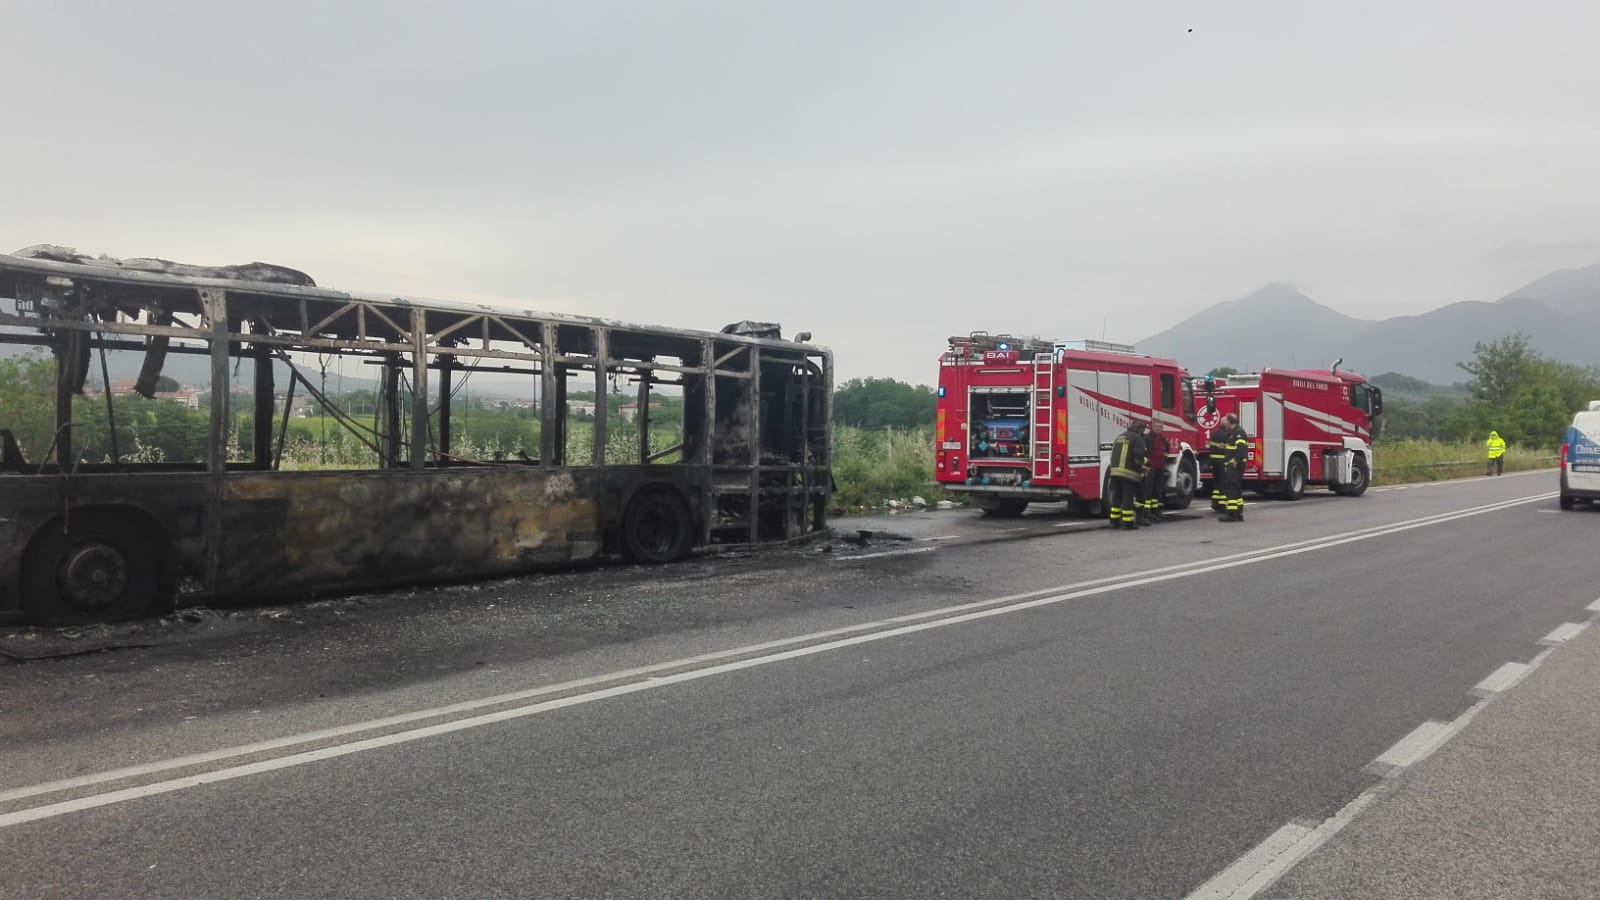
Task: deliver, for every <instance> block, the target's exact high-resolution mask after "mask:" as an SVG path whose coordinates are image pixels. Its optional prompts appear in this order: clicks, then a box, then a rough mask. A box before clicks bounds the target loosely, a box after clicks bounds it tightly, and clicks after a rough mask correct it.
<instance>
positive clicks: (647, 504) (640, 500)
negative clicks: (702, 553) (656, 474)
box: [622, 488, 694, 563]
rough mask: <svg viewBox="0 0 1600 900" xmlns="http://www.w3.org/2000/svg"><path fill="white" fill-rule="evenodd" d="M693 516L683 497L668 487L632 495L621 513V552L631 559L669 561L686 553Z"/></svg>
mask: <svg viewBox="0 0 1600 900" xmlns="http://www.w3.org/2000/svg"><path fill="white" fill-rule="evenodd" d="M693 544H694V519H693V518H692V517H691V516H690V515H689V505H688V504H687V503H685V502H684V500H683V497H681V496H679V494H678V493H677V492H676V491H674V490H671V489H669V488H649V489H646V490H643V491H640V492H639V493H638V494H635V495H634V498H633V500H632V501H631V502H630V503H629V504H628V509H627V511H626V512H624V513H623V515H622V555H623V556H624V557H626V558H627V559H628V560H629V561H631V562H638V563H668V562H673V561H674V560H679V559H682V558H684V557H685V556H688V555H689V548H690V547H691V546H693Z"/></svg>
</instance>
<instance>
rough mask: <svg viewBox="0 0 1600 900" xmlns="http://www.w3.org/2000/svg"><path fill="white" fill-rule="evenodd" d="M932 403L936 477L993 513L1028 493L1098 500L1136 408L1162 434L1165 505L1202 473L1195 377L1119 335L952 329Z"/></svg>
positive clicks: (1175, 504) (1082, 503) (1023, 500)
mask: <svg viewBox="0 0 1600 900" xmlns="http://www.w3.org/2000/svg"><path fill="white" fill-rule="evenodd" d="M937 410H938V412H937V421H936V424H935V441H936V446H935V454H934V459H935V472H936V478H937V480H938V482H939V483H940V484H941V485H942V486H943V487H944V488H945V489H947V490H950V491H954V492H963V493H968V494H971V495H973V500H974V502H975V503H976V504H977V505H978V507H979V508H981V509H982V510H983V511H984V512H985V513H986V514H988V515H996V516H1016V515H1021V514H1022V512H1023V510H1025V509H1026V508H1027V506H1028V504H1029V503H1034V502H1059V501H1066V502H1067V503H1068V504H1069V505H1070V507H1071V508H1072V509H1073V510H1074V511H1076V512H1080V513H1088V512H1095V511H1099V510H1101V509H1103V498H1105V496H1106V494H1107V472H1108V470H1109V469H1110V458H1111V443H1112V441H1113V440H1114V439H1115V438H1116V436H1117V434H1118V433H1120V432H1122V431H1123V430H1125V429H1127V427H1128V424H1129V422H1130V421H1131V420H1132V419H1134V418H1138V419H1142V420H1145V421H1153V422H1154V424H1155V426H1156V428H1158V429H1159V430H1160V431H1161V433H1162V435H1163V436H1164V437H1165V438H1166V439H1167V444H1168V447H1169V451H1168V455H1167V463H1166V481H1165V484H1166V496H1165V500H1164V502H1165V505H1166V506H1167V507H1168V508H1171V509H1183V508H1185V507H1187V506H1188V505H1189V503H1190V501H1191V500H1192V499H1193V497H1194V494H1195V491H1196V489H1197V488H1198V486H1199V484H1200V477H1201V475H1200V463H1199V459H1200V454H1199V452H1198V451H1196V449H1195V448H1196V447H1203V446H1204V444H1203V438H1202V437H1201V435H1202V434H1203V432H1201V431H1200V429H1199V425H1198V424H1197V420H1196V415H1197V414H1196V410H1195V398H1194V394H1193V382H1192V381H1191V379H1190V378H1189V377H1188V373H1186V372H1185V371H1184V370H1183V369H1181V368H1179V366H1178V364H1177V362H1175V361H1173V360H1170V359H1159V358H1155V357H1150V356H1142V355H1139V354H1136V353H1135V352H1134V350H1133V348H1132V347H1131V346H1128V345H1125V344H1112V343H1107V342H1104V341H1043V340H1040V339H1038V338H1014V337H1012V336H1010V335H1003V334H1002V335H990V334H988V333H987V332H981V331H980V332H974V333H972V334H970V335H968V336H966V337H953V338H951V339H950V348H949V350H948V351H946V352H945V354H944V355H943V356H942V357H941V358H940V361H939V390H938V407H937Z"/></svg>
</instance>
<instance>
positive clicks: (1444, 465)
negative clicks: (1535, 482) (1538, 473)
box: [1382, 455, 1561, 472]
mask: <svg viewBox="0 0 1600 900" xmlns="http://www.w3.org/2000/svg"><path fill="white" fill-rule="evenodd" d="M1560 460H1561V457H1560V456H1559V455H1557V456H1535V457H1533V461H1534V462H1547V463H1556V462H1560ZM1487 463H1488V460H1486V459H1476V460H1473V459H1463V460H1458V461H1455V462H1437V463H1410V464H1409V465H1404V466H1382V470H1383V471H1385V472H1395V471H1400V472H1405V471H1411V470H1415V469H1448V468H1450V467H1452V466H1477V467H1478V468H1480V469H1481V468H1483V467H1484V466H1485V465H1486V464H1487ZM1536 468H1543V467H1542V466H1541V467H1536Z"/></svg>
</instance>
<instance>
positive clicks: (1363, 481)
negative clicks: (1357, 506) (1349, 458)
mask: <svg viewBox="0 0 1600 900" xmlns="http://www.w3.org/2000/svg"><path fill="white" fill-rule="evenodd" d="M1370 481H1372V469H1371V468H1370V467H1369V466H1368V465H1367V458H1366V457H1365V456H1362V455H1361V454H1359V453H1358V454H1356V458H1355V462H1353V463H1352V464H1351V465H1350V483H1349V484H1347V485H1345V486H1344V490H1342V491H1340V492H1339V493H1341V494H1344V495H1345V496H1346V497H1359V496H1361V495H1362V494H1365V493H1366V492H1367V483H1368V482H1370Z"/></svg>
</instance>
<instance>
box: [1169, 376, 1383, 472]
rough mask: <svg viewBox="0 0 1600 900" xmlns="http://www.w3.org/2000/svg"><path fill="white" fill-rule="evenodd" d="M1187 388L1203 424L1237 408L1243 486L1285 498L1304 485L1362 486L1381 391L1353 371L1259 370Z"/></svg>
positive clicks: (1208, 426) (1211, 424) (1210, 424)
mask: <svg viewBox="0 0 1600 900" xmlns="http://www.w3.org/2000/svg"><path fill="white" fill-rule="evenodd" d="M1193 390H1194V392H1195V393H1197V394H1199V395H1200V401H1201V403H1200V410H1199V416H1198V424H1199V426H1200V427H1201V428H1202V429H1205V430H1207V431H1209V430H1210V429H1211V428H1214V427H1215V426H1216V424H1217V422H1218V421H1220V420H1221V418H1222V416H1224V415H1226V414H1228V413H1238V415H1239V424H1240V426H1242V427H1243V428H1244V431H1245V434H1247V435H1249V437H1250V453H1249V457H1248V459H1247V460H1246V462H1245V470H1244V480H1245V486H1246V487H1253V488H1254V489H1256V490H1258V491H1260V492H1262V493H1265V494H1269V495H1272V496H1278V497H1283V498H1286V499H1289V500H1299V499H1300V497H1301V495H1303V494H1304V493H1305V490H1306V486H1307V485H1327V486H1328V487H1329V488H1330V489H1331V490H1333V492H1334V493H1336V494H1343V495H1345V496H1348V497H1359V496H1361V495H1362V494H1363V493H1365V492H1366V490H1367V485H1368V483H1369V482H1371V480H1372V424H1373V420H1374V419H1376V418H1377V417H1378V416H1379V415H1380V414H1381V413H1382V412H1383V392H1382V391H1380V390H1379V389H1378V387H1377V386H1376V385H1372V384H1368V383H1367V380H1366V379H1365V378H1363V377H1361V376H1360V375H1357V374H1355V373H1353V372H1340V371H1339V366H1338V363H1335V364H1334V366H1333V369H1332V370H1330V371H1327V372H1323V371H1320V370H1306V369H1263V370H1261V372H1260V373H1258V374H1253V375H1229V376H1228V377H1227V378H1226V379H1209V378H1197V379H1195V380H1194V387H1193ZM1210 476H1211V472H1210V471H1209V469H1208V470H1207V471H1206V472H1205V477H1206V478H1207V479H1209V478H1210ZM1206 486H1207V487H1208V488H1209V486H1210V485H1209V483H1208V484H1207V485H1206Z"/></svg>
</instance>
